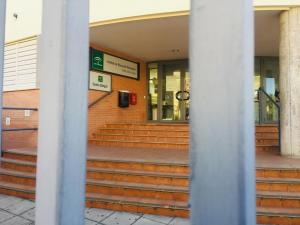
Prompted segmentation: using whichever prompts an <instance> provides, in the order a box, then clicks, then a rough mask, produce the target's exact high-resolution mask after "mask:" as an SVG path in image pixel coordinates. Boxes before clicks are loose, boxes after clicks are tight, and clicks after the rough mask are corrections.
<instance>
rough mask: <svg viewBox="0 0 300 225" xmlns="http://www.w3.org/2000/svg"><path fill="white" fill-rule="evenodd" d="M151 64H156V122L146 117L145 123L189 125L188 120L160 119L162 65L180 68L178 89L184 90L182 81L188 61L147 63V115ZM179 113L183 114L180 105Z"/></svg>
mask: <svg viewBox="0 0 300 225" xmlns="http://www.w3.org/2000/svg"><path fill="white" fill-rule="evenodd" d="M152 63H157V73H158V74H157V80H158V85H157V88H158V91H157V94H158V99H157V107H158V109H157V120H149V118H148V117H147V121H148V122H149V123H189V121H188V120H182V119H181V120H163V119H162V91H163V90H162V84H163V66H164V65H172V64H178V65H179V66H178V67H179V68H180V73H181V83H180V88H181V89H184V82H183V81H182V77H183V74H184V73H185V71H186V69H189V62H188V59H176V60H160V61H151V62H148V63H147V70H146V72H147V76H146V77H147V104H146V112H147V115H148V113H149V112H148V110H149V107H148V104H149V99H148V96H149V95H148V93H149V67H148V65H149V64H152ZM180 105H181V106H180V111H181V112H183V110H182V107H183V106H182V104H180Z"/></svg>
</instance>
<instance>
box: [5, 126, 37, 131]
mask: <svg viewBox="0 0 300 225" xmlns="http://www.w3.org/2000/svg"><path fill="white" fill-rule="evenodd" d="M26 130H34V131H35V130H38V128H37V127H32V128H3V129H2V131H6V132H9V131H26Z"/></svg>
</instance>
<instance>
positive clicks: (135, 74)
mask: <svg viewBox="0 0 300 225" xmlns="http://www.w3.org/2000/svg"><path fill="white" fill-rule="evenodd" d="M139 67H140V65H139V63H137V62H133V61H130V60H126V59H123V58H120V57H117V56H113V55H109V54H107V53H103V52H101V51H98V50H96V49H94V48H91V50H90V69H91V70H93V71H101V72H106V73H110V74H116V75H121V76H125V77H130V78H134V79H139ZM99 79H100V78H99ZM99 82H100V80H99Z"/></svg>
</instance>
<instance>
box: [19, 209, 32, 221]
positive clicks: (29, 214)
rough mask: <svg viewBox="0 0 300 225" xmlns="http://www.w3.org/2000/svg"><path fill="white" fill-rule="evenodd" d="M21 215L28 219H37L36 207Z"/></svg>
mask: <svg viewBox="0 0 300 225" xmlns="http://www.w3.org/2000/svg"><path fill="white" fill-rule="evenodd" d="M20 216H21V217H23V218H25V219H27V220H30V221H34V219H35V208H33V209H30V210H28V211H26V212H24V213H23V214H21V215H20Z"/></svg>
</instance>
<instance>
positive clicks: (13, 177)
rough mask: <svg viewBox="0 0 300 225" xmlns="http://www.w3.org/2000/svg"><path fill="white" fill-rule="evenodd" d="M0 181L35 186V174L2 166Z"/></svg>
mask: <svg viewBox="0 0 300 225" xmlns="http://www.w3.org/2000/svg"><path fill="white" fill-rule="evenodd" d="M0 181H3V182H7V183H13V184H23V185H27V186H32V187H34V186H35V174H34V173H28V172H20V171H14V170H9V169H3V168H0Z"/></svg>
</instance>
